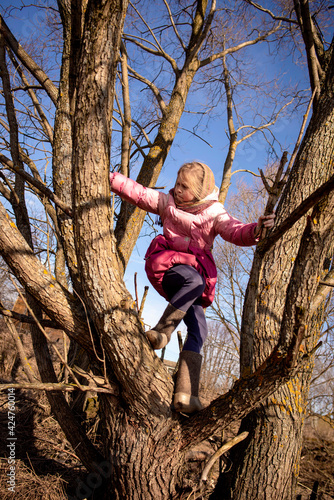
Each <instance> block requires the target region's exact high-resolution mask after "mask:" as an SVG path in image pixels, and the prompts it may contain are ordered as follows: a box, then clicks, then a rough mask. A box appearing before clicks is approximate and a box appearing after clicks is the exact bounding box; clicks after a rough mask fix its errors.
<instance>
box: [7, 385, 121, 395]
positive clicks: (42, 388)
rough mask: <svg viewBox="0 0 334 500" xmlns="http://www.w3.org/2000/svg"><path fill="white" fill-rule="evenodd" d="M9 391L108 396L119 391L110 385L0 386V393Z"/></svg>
mask: <svg viewBox="0 0 334 500" xmlns="http://www.w3.org/2000/svg"><path fill="white" fill-rule="evenodd" d="M8 389H26V390H36V391H65V392H72V391H82V392H89V391H92V392H103V393H106V394H114V395H117V390H115V389H114V388H112V387H111V386H109V385H105V386H95V385H81V386H80V387H79V386H77V385H75V384H73V385H72V384H61V383H52V382H48V383H42V382H40V383H37V382H34V383H28V382H21V383H19V384H12V383H8V384H0V391H6V390H8Z"/></svg>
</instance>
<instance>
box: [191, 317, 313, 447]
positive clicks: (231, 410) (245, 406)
mask: <svg viewBox="0 0 334 500" xmlns="http://www.w3.org/2000/svg"><path fill="white" fill-rule="evenodd" d="M304 333H305V328H303V325H302V326H300V325H298V328H295V330H294V333H293V336H292V341H291V343H290V345H289V346H288V347H287V349H284V348H283V347H282V346H281V345H280V344H278V345H277V346H276V347H275V348H274V349H273V351H272V353H271V354H270V356H269V357H268V358H267V359H266V360H265V361H264V362H263V363H262V364H261V365H260V366H259V368H258V369H257V370H256V371H255V372H254V373H253V374H251V375H250V376H247V377H242V378H241V379H239V380H237V381H236V382H235V384H234V385H233V387H232V389H231V390H230V391H228V392H227V393H226V394H224V395H222V396H220V397H218V398H217V399H216V400H214V401H212V403H211V404H210V405H209V406H208V407H207V408H205V409H204V410H202V411H200V412H198V413H196V414H194V415H193V416H191V417H190V418H188V419H187V421H186V422H185V423H184V424H183V426H182V450H183V451H185V450H186V449H188V448H189V447H190V446H194V445H195V444H197V443H199V442H202V441H203V440H204V439H206V438H207V437H209V436H211V435H212V434H213V433H214V432H215V431H216V430H217V429H219V430H220V431H221V430H223V429H225V428H227V427H229V426H230V425H231V423H232V422H235V421H237V420H239V419H241V418H243V417H245V416H246V415H247V414H248V413H250V411H252V410H254V409H255V408H256V407H257V406H258V405H259V404H261V402H262V401H264V400H265V399H266V398H268V396H270V395H271V394H273V393H274V392H275V391H276V390H277V389H278V387H280V386H281V385H282V384H284V383H285V382H287V381H288V380H290V379H291V378H292V377H293V376H294V375H295V374H296V373H297V372H298V371H299V370H300V369H301V367H302V366H303V365H304V364H305V363H307V362H309V359H308V358H309V354H307V355H304V356H302V357H299V356H300V355H299V347H300V344H301V342H302V340H303V338H304Z"/></svg>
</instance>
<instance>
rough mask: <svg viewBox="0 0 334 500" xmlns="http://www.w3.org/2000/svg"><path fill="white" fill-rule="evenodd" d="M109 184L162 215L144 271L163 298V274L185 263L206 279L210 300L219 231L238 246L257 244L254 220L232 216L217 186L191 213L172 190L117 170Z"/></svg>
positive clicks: (206, 295)
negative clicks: (140, 181)
mask: <svg viewBox="0 0 334 500" xmlns="http://www.w3.org/2000/svg"><path fill="white" fill-rule="evenodd" d="M110 186H111V191H112V192H114V193H116V194H118V195H119V196H121V198H123V199H124V200H126V201H128V202H129V203H132V204H133V205H136V206H137V207H139V208H142V209H143V210H145V211H147V212H151V213H154V214H158V215H160V217H161V221H162V224H163V235H159V236H157V237H156V238H154V240H153V241H152V242H151V244H150V246H149V248H148V250H147V252H146V255H145V261H146V264H145V270H146V273H147V277H148V279H149V281H150V282H151V284H152V286H153V287H154V288H155V289H156V290H157V291H158V292H159V293H160V295H162V296H163V297H165V298H166V299H167V297H166V295H165V293H164V291H163V288H162V285H161V282H162V279H163V276H164V273H165V272H166V271H167V269H169V268H170V267H171V266H173V265H175V264H188V265H190V266H193V267H194V268H195V269H197V270H198V271H199V272H200V274H201V275H202V276H203V277H204V278H205V280H206V287H205V290H204V292H203V295H202V305H203V307H208V306H209V305H210V304H211V303H212V302H213V298H214V293H215V285H216V282H217V269H216V265H215V263H214V260H213V257H212V253H211V249H212V245H213V241H214V239H215V237H216V236H217V235H218V234H219V235H220V236H221V237H222V238H223V239H224V240H226V241H229V242H230V243H234V244H235V245H239V246H251V245H255V244H256V243H257V240H256V238H255V237H254V232H255V227H256V223H253V224H243V223H242V222H240V221H239V220H237V219H235V218H233V217H231V215H229V214H228V213H227V212H226V210H225V209H224V207H223V205H222V204H221V203H220V202H219V201H218V189H216V190H215V191H214V192H213V193H211V194H210V195H209V196H208V197H207V198H206V199H205V202H206V203H205V207H204V208H203V210H202V211H200V212H199V213H196V214H193V213H189V212H187V211H185V210H181V209H179V208H177V207H176V205H175V203H174V197H173V194H172V191H171V192H170V193H169V194H165V193H162V192H160V191H156V190H155V189H150V188H146V187H144V186H142V185H141V184H138V183H137V182H135V181H133V180H132V179H128V178H127V177H124V176H123V175H121V174H119V173H117V172H115V173H111V174H110ZM167 300H168V299H167Z"/></svg>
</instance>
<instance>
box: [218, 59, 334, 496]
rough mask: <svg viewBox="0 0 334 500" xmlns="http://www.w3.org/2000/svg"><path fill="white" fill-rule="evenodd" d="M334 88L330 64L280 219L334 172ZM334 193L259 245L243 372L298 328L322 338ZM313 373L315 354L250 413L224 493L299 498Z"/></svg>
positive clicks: (312, 339) (310, 339)
mask: <svg viewBox="0 0 334 500" xmlns="http://www.w3.org/2000/svg"><path fill="white" fill-rule="evenodd" d="M332 59H333V58H332ZM332 66H333V65H332ZM333 96H334V71H333V69H330V70H329V74H328V78H327V81H326V84H325V86H324V88H323V89H322V94H321V98H320V100H319V102H318V105H317V107H316V109H315V111H314V113H313V116H312V119H311V121H310V124H309V127H308V129H307V132H306V134H305V138H304V140H303V143H302V145H301V148H300V151H299V154H298V157H297V159H296V162H295V165H294V167H293V170H292V172H291V175H290V182H289V184H288V185H287V186H286V189H285V192H284V193H283V197H282V199H281V202H280V206H279V208H278V211H277V219H278V222H281V221H282V220H284V219H285V218H286V217H287V215H288V214H289V213H291V212H292V210H294V209H295V208H296V207H297V206H298V205H299V204H300V203H301V202H302V201H303V199H305V198H306V197H307V196H308V195H309V194H310V193H311V192H313V191H314V190H315V189H317V188H318V187H319V186H320V185H321V184H323V183H324V182H325V181H327V180H328V179H329V178H330V177H331V176H332V175H333V173H334V165H333V156H334V106H333V103H334V99H333ZM333 197H334V195H333V193H331V194H330V195H328V197H327V198H325V199H323V200H322V201H321V202H320V203H319V204H318V206H317V207H315V208H314V210H313V212H312V215H310V217H309V218H308V217H304V218H303V219H301V220H300V221H299V222H298V223H297V224H295V225H294V226H293V227H292V228H291V230H289V231H288V232H287V233H286V234H285V235H284V236H283V237H282V238H281V240H280V241H279V242H278V243H276V244H275V245H274V246H273V247H272V248H271V249H270V250H269V252H267V254H266V255H265V256H263V254H262V253H261V244H260V245H259V247H258V249H257V252H256V255H255V259H254V263H253V268H252V272H251V276H250V280H249V285H248V289H247V293H246V299H245V306H244V314H243V324H242V343H241V372H242V374H243V375H247V374H249V373H251V372H252V371H253V370H254V369H255V368H256V367H257V366H258V365H259V364H260V363H261V362H262V361H263V359H265V357H266V356H267V355H268V353H270V351H271V350H272V348H273V346H274V345H275V344H276V343H277V341H278V339H281V341H282V342H283V344H285V343H287V342H289V341H290V339H291V335H292V332H293V330H294V329H296V328H305V329H306V328H307V335H306V338H307V341H305V347H304V349H306V350H307V351H311V350H312V349H313V348H314V346H315V345H316V343H317V339H318V335H319V327H318V325H319V323H320V324H321V321H320V322H319V321H317V322H316V321H313V320H312V313H311V312H310V311H311V310H312V307H311V306H312V301H313V299H314V298H315V294H316V291H317V287H318V282H319V279H321V278H322V277H323V276H322V275H323V269H324V267H323V265H324V261H325V259H326V257H327V255H328V251H329V249H330V247H331V245H332V241H333V238H334V221H333V211H334V210H333ZM320 314H321V313H320ZM318 319H319V318H318ZM311 374H312V361H310V363H309V365H308V366H307V367H306V368H305V369H304V370H303V371H301V372H300V373H298V374H297V376H296V377H295V378H294V379H293V380H291V381H290V382H289V383H288V384H286V385H284V386H282V387H281V388H280V389H279V390H278V391H277V392H275V393H274V394H273V396H272V397H270V398H269V399H268V400H266V402H265V403H264V404H263V405H262V406H261V407H260V409H258V410H256V411H255V412H253V413H252V414H251V415H249V416H248V417H247V418H246V419H245V420H244V421H243V423H242V430H248V431H249V432H250V435H249V437H248V439H247V440H246V441H245V442H244V443H242V444H240V445H239V446H238V447H237V448H236V449H235V450H234V451H233V453H232V459H233V467H232V470H231V472H230V473H229V474H226V475H223V476H222V477H221V478H220V482H219V485H218V487H217V493H216V495H220V496H219V498H224V499H225V498H226V499H228V498H233V499H235V500H237V499H238V500H245V499H247V500H249V499H255V498H256V499H257V500H262V499H268V500H269V499H272V498H279V499H284V500H290V499H291V500H292V499H293V498H294V492H295V486H296V481H297V476H298V464H299V458H300V449H301V439H302V425H303V420H304V417H305V411H306V399H307V395H308V389H309V382H310V377H311ZM213 498H218V496H213Z"/></svg>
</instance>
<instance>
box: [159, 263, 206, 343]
mask: <svg viewBox="0 0 334 500" xmlns="http://www.w3.org/2000/svg"><path fill="white" fill-rule="evenodd" d="M162 287H163V289H164V291H165V293H166V295H167V296H168V299H169V301H170V303H171V304H172V305H173V306H174V307H175V308H176V309H180V310H181V311H184V312H186V315H185V317H184V318H183V321H184V322H185V324H186V326H187V331H188V335H187V339H186V342H185V344H184V346H183V350H185V351H193V352H197V353H199V352H200V350H201V348H202V345H203V342H204V341H205V339H206V337H207V334H208V327H207V324H206V319H205V313H204V309H203V307H202V306H201V295H202V293H203V292H204V288H205V281H204V278H202V276H201V275H200V274H199V273H198V272H197V271H196V269H194V268H193V267H192V266H188V265H186V264H178V265H176V266H173V267H172V268H171V269H168V271H166V273H165V275H164V277H163V280H162Z"/></svg>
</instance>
